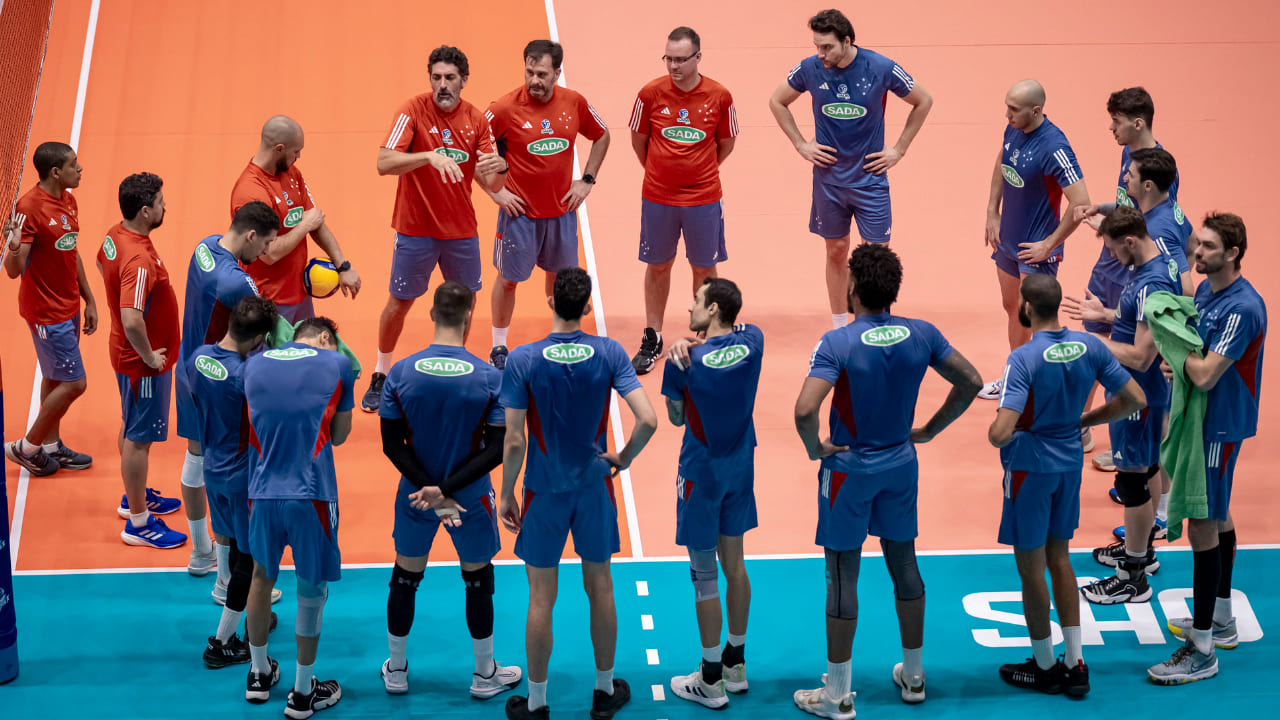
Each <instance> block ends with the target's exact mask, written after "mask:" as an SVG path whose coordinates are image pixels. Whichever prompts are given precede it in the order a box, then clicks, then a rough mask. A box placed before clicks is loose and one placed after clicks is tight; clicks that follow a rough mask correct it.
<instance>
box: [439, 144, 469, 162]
mask: <svg viewBox="0 0 1280 720" xmlns="http://www.w3.org/2000/svg"><path fill="white" fill-rule="evenodd" d="M436 153H437V154H439V155H444V156H445V157H447V158H449V159H450V160H452V161H454V162H456V163H458V164H459V165H461V164H462V163H464V162H466V161H467V158H469V157H471V155H469V154H468V153H467V151H466V150H456V149H454V148H446V147H439V148H436Z"/></svg>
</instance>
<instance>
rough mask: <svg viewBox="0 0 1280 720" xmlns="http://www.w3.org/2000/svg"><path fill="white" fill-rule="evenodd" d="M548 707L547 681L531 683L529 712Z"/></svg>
mask: <svg viewBox="0 0 1280 720" xmlns="http://www.w3.org/2000/svg"><path fill="white" fill-rule="evenodd" d="M546 706H547V681H546V680H543V681H542V682H534V681H532V680H530V681H529V712H533V711H534V710H537V709H538V708H540V707H546Z"/></svg>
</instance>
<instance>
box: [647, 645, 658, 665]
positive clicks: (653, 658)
mask: <svg viewBox="0 0 1280 720" xmlns="http://www.w3.org/2000/svg"><path fill="white" fill-rule="evenodd" d="M644 654H645V656H646V657H648V658H649V664H650V665H657V664H658V650H657V648H649V649H647V650H645V651H644Z"/></svg>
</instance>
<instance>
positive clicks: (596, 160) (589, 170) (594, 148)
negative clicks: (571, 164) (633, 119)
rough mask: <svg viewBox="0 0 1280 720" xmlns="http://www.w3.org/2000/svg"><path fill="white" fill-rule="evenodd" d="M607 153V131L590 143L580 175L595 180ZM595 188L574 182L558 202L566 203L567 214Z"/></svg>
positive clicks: (580, 180)
mask: <svg viewBox="0 0 1280 720" xmlns="http://www.w3.org/2000/svg"><path fill="white" fill-rule="evenodd" d="M607 152H609V131H608V130H605V131H604V135H601V136H600V139H599V140H596V141H595V142H593V143H591V152H590V153H589V154H588V155H587V164H586V165H584V166H583V167H582V174H583V175H584V176H585V175H590V176H591V177H592V178H595V177H597V176H598V175H599V173H600V166H601V165H603V164H604V156H605V153H607ZM593 187H595V184H594V183H589V182H585V181H583V180H582V179H578V180H574V181H573V182H572V183H570V184H569V192H567V193H565V194H564V197H562V198H560V202H562V203H566V204H567V205H568V207H569V212H573V211H575V210H577V209H578V207H579V206H580V205H582V203H583V202H584V201H586V199H587V196H588V195H590V194H591V188H593Z"/></svg>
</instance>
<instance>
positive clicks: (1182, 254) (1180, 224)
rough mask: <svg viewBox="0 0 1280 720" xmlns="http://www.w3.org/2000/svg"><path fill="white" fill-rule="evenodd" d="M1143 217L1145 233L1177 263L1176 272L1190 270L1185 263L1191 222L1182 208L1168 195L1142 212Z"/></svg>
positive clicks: (1161, 250)
mask: <svg viewBox="0 0 1280 720" xmlns="http://www.w3.org/2000/svg"><path fill="white" fill-rule="evenodd" d="M1143 218H1144V219H1145V220H1146V221H1147V234H1148V235H1150V236H1151V239H1152V240H1155V241H1156V247H1158V248H1160V252H1162V253H1164V254H1165V255H1168V256H1169V257H1171V258H1173V261H1174V262H1176V263H1178V272H1180V273H1189V272H1191V266H1190V265H1188V264H1187V244H1188V242H1190V240H1191V223H1189V222H1187V218H1186V216H1184V215H1183V214H1182V208H1180V207H1178V204H1177V203H1175V202H1174V201H1173V199H1172V197H1170V199H1167V200H1165V201H1164V202H1162V203H1160V204H1159V205H1156V206H1155V207H1153V208H1151V209H1150V210H1148V211H1147V212H1145V213H1143ZM1179 294H1181V293H1179Z"/></svg>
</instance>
